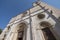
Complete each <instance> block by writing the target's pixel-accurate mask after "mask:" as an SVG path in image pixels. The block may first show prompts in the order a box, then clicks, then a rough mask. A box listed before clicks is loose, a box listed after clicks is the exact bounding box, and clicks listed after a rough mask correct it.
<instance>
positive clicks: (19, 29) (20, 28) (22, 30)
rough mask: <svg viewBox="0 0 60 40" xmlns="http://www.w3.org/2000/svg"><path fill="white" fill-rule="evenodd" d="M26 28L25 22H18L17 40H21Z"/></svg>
mask: <svg viewBox="0 0 60 40" xmlns="http://www.w3.org/2000/svg"><path fill="white" fill-rule="evenodd" d="M26 28H27V25H26V23H24V22H22V23H20V24H19V28H18V37H17V40H23V38H24V31H26Z"/></svg>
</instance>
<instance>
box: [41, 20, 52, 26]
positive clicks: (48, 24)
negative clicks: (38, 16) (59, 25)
mask: <svg viewBox="0 0 60 40" xmlns="http://www.w3.org/2000/svg"><path fill="white" fill-rule="evenodd" d="M40 25H41V26H43V27H51V26H52V25H51V24H50V23H49V22H47V21H43V22H41V23H40Z"/></svg>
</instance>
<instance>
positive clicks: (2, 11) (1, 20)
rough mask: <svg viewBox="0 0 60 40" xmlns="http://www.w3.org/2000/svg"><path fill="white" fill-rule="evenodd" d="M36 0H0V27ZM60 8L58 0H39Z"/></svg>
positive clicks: (2, 27)
mask: <svg viewBox="0 0 60 40" xmlns="http://www.w3.org/2000/svg"><path fill="white" fill-rule="evenodd" d="M35 1H36V0H0V28H1V29H4V28H5V27H6V25H7V24H8V23H9V21H10V19H11V18H12V17H14V16H16V15H18V14H20V13H22V12H24V11H26V10H27V9H29V8H31V7H32V3H33V2H35ZM41 1H43V2H45V3H47V4H49V5H51V6H54V7H56V8H58V9H60V0H41Z"/></svg>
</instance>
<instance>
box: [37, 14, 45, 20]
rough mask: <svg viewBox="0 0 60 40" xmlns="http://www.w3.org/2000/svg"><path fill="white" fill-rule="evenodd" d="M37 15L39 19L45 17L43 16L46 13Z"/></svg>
mask: <svg viewBox="0 0 60 40" xmlns="http://www.w3.org/2000/svg"><path fill="white" fill-rule="evenodd" d="M37 17H38V18H39V19H43V18H44V17H45V15H44V14H38V15H37Z"/></svg>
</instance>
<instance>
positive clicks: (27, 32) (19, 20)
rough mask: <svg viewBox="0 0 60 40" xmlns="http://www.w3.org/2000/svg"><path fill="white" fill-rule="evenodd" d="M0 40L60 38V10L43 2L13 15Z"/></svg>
mask: <svg viewBox="0 0 60 40" xmlns="http://www.w3.org/2000/svg"><path fill="white" fill-rule="evenodd" d="M0 40H60V10H59V9H56V8H54V7H51V6H50V5H48V4H46V3H44V2H34V3H33V7H32V8H30V9H28V10H27V11H25V12H23V13H21V14H19V15H17V16H15V17H13V18H12V19H11V20H10V22H9V24H8V25H7V26H6V28H5V29H4V30H3V32H2V33H1V35H0Z"/></svg>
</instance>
